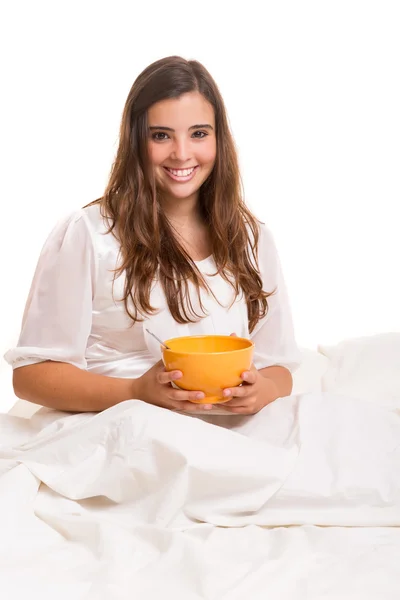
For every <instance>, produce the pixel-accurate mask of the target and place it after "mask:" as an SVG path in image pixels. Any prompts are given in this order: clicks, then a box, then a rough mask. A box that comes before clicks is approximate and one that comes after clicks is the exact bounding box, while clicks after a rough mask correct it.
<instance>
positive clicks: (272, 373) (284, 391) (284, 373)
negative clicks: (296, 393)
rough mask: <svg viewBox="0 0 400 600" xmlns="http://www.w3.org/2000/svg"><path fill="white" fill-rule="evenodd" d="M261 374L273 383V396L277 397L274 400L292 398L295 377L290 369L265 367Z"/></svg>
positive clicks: (260, 371)
mask: <svg viewBox="0 0 400 600" xmlns="http://www.w3.org/2000/svg"><path fill="white" fill-rule="evenodd" d="M259 373H260V375H262V377H264V378H266V379H268V380H269V381H271V382H272V383H273V387H274V390H273V391H272V395H273V396H275V397H274V398H273V399H274V400H276V399H277V398H284V397H285V396H290V394H291V393H292V389H293V377H292V374H291V372H290V371H289V369H286V367H265V368H264V369H260V370H259Z"/></svg>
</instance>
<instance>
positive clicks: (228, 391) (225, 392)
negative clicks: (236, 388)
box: [223, 390, 231, 397]
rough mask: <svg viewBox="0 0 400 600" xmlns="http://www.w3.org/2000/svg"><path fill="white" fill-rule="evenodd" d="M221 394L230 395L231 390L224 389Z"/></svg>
mask: <svg viewBox="0 0 400 600" xmlns="http://www.w3.org/2000/svg"><path fill="white" fill-rule="evenodd" d="M223 395H224V396H225V397H226V396H230V395H231V390H224V392H223Z"/></svg>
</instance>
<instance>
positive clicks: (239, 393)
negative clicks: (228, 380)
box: [222, 386, 251, 401]
mask: <svg viewBox="0 0 400 600" xmlns="http://www.w3.org/2000/svg"><path fill="white" fill-rule="evenodd" d="M250 395H251V391H250V390H249V389H247V388H246V387H245V386H238V387H232V388H226V389H225V390H223V392H222V396H223V397H224V398H225V399H226V400H227V401H228V400H230V399H231V398H247V397H249V396H250Z"/></svg>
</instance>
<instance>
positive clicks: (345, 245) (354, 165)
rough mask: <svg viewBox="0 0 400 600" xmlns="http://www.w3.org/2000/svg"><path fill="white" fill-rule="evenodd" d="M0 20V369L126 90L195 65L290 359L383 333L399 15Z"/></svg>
mask: <svg viewBox="0 0 400 600" xmlns="http://www.w3.org/2000/svg"><path fill="white" fill-rule="evenodd" d="M1 12H2V14H1V15H0V17H1V19H0V20H1V31H0V33H1V35H0V43H1V48H0V50H1V56H2V63H3V66H2V76H1V77H2V86H1V87H2V93H1V111H0V119H1V122H0V126H1V175H0V177H1V194H2V204H1V208H2V233H1V236H0V245H1V248H0V260H1V311H0V320H1V322H0V353H1V355H2V354H3V352H4V351H5V350H6V349H7V348H8V347H9V346H10V345H12V344H14V343H15V342H16V339H17V336H18V330H19V325H20V320H21V316H22V311H23V307H24V302H25V299H26V295H27V293H28V289H29V285H30V280H31V277H32V275H33V270H34V268H35V265H36V261H37V258H38V254H39V252H40V249H41V247H42V244H43V242H44V240H45V238H46V236H47V235H48V233H49V231H50V230H51V228H52V227H53V226H54V224H55V222H56V221H57V219H58V218H60V217H61V216H63V215H65V214H66V213H68V212H70V211H72V210H74V209H76V208H79V207H81V206H83V205H84V204H87V203H88V202H90V201H91V200H93V199H95V198H98V197H99V196H101V194H102V192H103V189H104V187H105V184H106V181H107V176H108V173H109V170H110V166H111V162H112V160H113V156H114V153H115V150H116V143H117V135H118V127H119V122H120V117H121V113H122V109H123V105H124V102H125V99H126V96H127V94H128V92H129V89H130V87H131V85H132V83H133V81H134V79H135V77H136V76H137V75H138V74H139V72H140V71H141V70H142V69H143V68H145V67H146V66H147V65H148V64H149V63H151V62H153V61H154V60H157V59H159V58H161V57H164V56H168V55H171V54H179V55H181V56H183V57H185V58H196V59H198V60H200V61H201V62H203V64H204V65H205V66H206V67H207V68H208V69H209V71H210V72H211V74H212V75H213V76H214V78H215V79H216V81H217V83H218V85H219V87H220V90H221V92H222V94H223V96H224V99H225V102H226V105H227V109H228V113H229V117H230V122H231V125H232V130H233V133H234V136H235V139H236V142H237V146H238V149H239V155H240V161H241V165H242V173H243V180H244V185H245V190H246V198H247V201H248V203H249V205H250V206H251V207H252V209H253V210H254V212H255V213H256V214H257V216H259V217H260V218H261V219H262V220H263V221H264V222H266V223H267V224H268V225H269V226H270V228H271V229H272V231H273V233H274V234H275V239H276V242H277V244H278V248H279V251H280V255H281V260H282V264H283V267H284V272H285V276H286V280H287V284H288V287H289V292H290V296H291V302H292V309H293V314H294V320H295V326H296V332H297V339H298V342H299V344H300V345H302V346H307V347H310V348H315V347H316V346H317V344H318V343H323V344H332V343H336V342H338V341H340V340H341V339H344V338H348V337H354V336H359V335H370V334H374V333H378V332H384V331H399V330H400V309H399V307H400V283H399V267H398V262H399V257H400V241H399V235H398V227H399V225H398V224H399V221H398V206H399V197H400V180H399V159H400V109H399V107H400V35H399V31H400V2H398V0H392V1H389V0H375V1H368V0H363V1H355V0H345V1H343V0H335V1H324V0H318V1H313V2H312V1H293V2H287V1H284V0H279V1H278V0H276V1H275V2H261V1H259V0H246V2H235V1H233V0H229V1H221V0H220V1H217V0H214V1H212V2H210V1H209V0H202V1H201V2H197V3H188V2H187V1H185V2H181V1H180V0H176V1H175V2H172V3H171V2H168V1H167V0H163V2H159V1H158V0H157V1H154V0H153V1H149V2H147V3H145V4H142V2H134V1H131V2H127V1H125V2H122V1H118V0H110V1H108V2H101V1H97V2H92V1H85V0H79V1H71V0H69V1H68V2H67V1H65V2H61V1H58V2H54V1H48V2H43V1H40V0H35V2H28V1H24V2H21V1H20V2H18V1H16V0H14V1H13V2H9V3H4V4H3V8H2V11H1ZM8 369H9V368H8V367H7V365H5V363H4V362H3V363H2V364H1V367H0V375H1V376H2V377H4V376H7V377H10V376H11V373H10V372H8ZM6 373H7V374H6ZM2 403H3V404H2ZM2 405H3V406H4V399H0V409H1V406H2Z"/></svg>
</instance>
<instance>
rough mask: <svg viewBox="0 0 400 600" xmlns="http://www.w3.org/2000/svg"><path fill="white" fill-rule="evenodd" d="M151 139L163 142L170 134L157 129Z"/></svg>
mask: <svg viewBox="0 0 400 600" xmlns="http://www.w3.org/2000/svg"><path fill="white" fill-rule="evenodd" d="M151 139H152V140H155V141H156V142H163V141H164V140H167V139H168V135H167V134H166V133H165V132H164V131H156V132H155V133H153V134H152V135H151Z"/></svg>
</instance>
